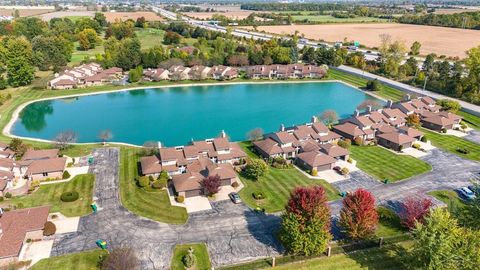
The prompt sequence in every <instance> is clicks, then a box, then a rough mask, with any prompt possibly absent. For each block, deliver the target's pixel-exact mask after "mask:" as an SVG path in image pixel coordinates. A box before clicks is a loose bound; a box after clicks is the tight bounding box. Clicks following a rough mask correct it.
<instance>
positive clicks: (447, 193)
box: [428, 190, 466, 210]
mask: <svg viewBox="0 0 480 270" xmlns="http://www.w3.org/2000/svg"><path fill="white" fill-rule="evenodd" d="M428 194H429V195H431V196H433V197H435V198H437V199H438V200H440V201H442V202H444V203H445V204H446V205H447V206H448V208H449V209H455V210H456V209H459V208H463V207H465V206H466V204H465V202H464V201H462V200H461V199H460V197H458V194H457V193H456V192H455V191H453V190H435V191H431V192H429V193H428Z"/></svg>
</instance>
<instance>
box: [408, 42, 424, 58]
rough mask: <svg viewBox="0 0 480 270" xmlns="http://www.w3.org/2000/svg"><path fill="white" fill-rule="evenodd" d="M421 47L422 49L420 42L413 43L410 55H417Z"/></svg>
mask: <svg viewBox="0 0 480 270" xmlns="http://www.w3.org/2000/svg"><path fill="white" fill-rule="evenodd" d="M421 47H422V44H421V43H420V42H418V41H415V42H413V43H412V46H411V47H410V54H411V55H419V54H420V48H421Z"/></svg>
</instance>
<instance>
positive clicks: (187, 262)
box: [182, 247, 197, 269]
mask: <svg viewBox="0 0 480 270" xmlns="http://www.w3.org/2000/svg"><path fill="white" fill-rule="evenodd" d="M182 262H183V265H184V266H185V268H186V269H188V268H191V267H193V266H194V265H195V264H196V263H197V257H196V256H195V254H194V253H193V248H192V247H190V248H188V253H187V254H186V255H185V256H183V258H182Z"/></svg>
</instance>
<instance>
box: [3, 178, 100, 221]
mask: <svg viewBox="0 0 480 270" xmlns="http://www.w3.org/2000/svg"><path fill="white" fill-rule="evenodd" d="M94 182H95V181H94V176H93V175H92V174H83V175H78V176H76V177H75V178H73V179H72V180H70V181H68V182H64V183H58V184H49V185H41V186H40V188H39V189H38V190H37V191H35V192H34V193H32V194H30V195H26V196H20V197H14V198H12V199H10V200H8V201H4V202H3V204H6V205H16V206H17V207H18V208H28V207H35V206H42V205H50V207H51V208H50V212H61V213H62V214H64V215H65V216H69V217H73V216H83V215H86V214H89V213H91V208H90V204H91V203H92V197H93V186H94ZM67 191H77V192H78V193H79V195H80V196H79V198H78V200H76V201H74V202H62V201H61V200H60V196H61V195H62V193H63V192H67Z"/></svg>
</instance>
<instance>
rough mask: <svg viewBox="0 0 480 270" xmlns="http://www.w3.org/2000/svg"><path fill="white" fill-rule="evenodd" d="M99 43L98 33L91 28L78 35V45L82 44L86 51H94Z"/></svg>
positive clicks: (81, 46)
mask: <svg viewBox="0 0 480 270" xmlns="http://www.w3.org/2000/svg"><path fill="white" fill-rule="evenodd" d="M97 41H98V37H97V32H95V30H93V29H91V28H86V29H84V30H82V31H81V32H79V33H78V43H80V48H82V49H83V50H85V51H87V50H90V49H94V48H95V46H96V44H97Z"/></svg>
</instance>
